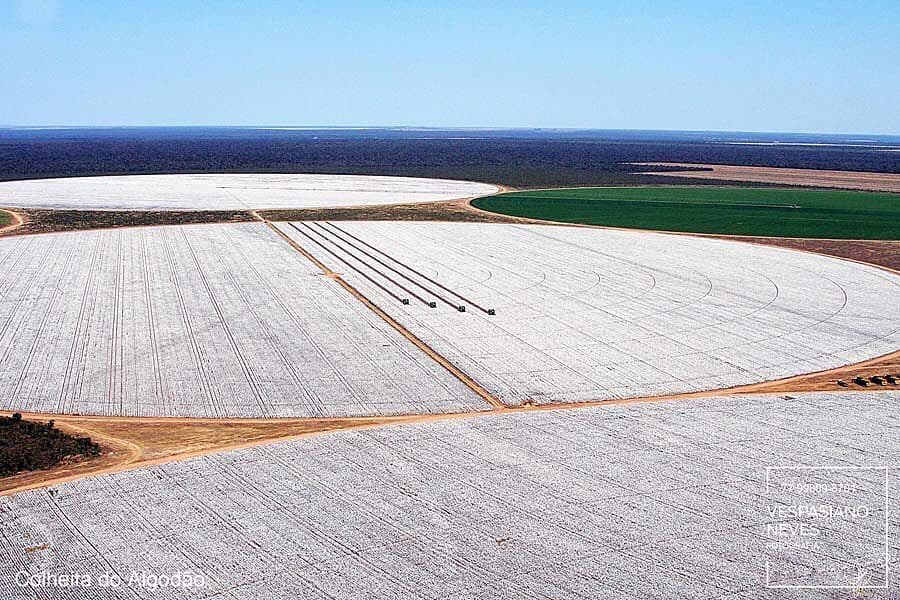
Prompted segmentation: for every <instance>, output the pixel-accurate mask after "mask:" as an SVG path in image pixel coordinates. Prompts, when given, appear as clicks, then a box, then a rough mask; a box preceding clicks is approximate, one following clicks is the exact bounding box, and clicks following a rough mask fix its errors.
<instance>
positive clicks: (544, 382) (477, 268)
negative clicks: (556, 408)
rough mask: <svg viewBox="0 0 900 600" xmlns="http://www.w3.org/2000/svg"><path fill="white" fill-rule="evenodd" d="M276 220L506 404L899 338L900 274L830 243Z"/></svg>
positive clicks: (628, 389)
mask: <svg viewBox="0 0 900 600" xmlns="http://www.w3.org/2000/svg"><path fill="white" fill-rule="evenodd" d="M278 227H279V228H280V229H281V230H282V231H283V232H284V233H286V234H287V235H289V236H291V238H292V239H294V240H295V241H296V242H297V243H298V244H300V245H301V246H303V247H304V248H306V249H307V250H308V251H309V252H311V253H312V254H314V255H315V256H316V257H318V258H319V259H320V260H321V261H322V262H323V263H325V264H326V265H328V266H329V267H330V268H333V269H335V270H337V271H340V272H341V273H342V274H343V276H344V278H345V279H346V280H348V281H350V282H352V283H353V285H355V286H356V287H357V288H358V289H360V290H362V291H363V292H364V293H365V294H366V295H367V296H368V297H370V298H372V299H374V300H375V302H376V303H377V304H378V305H379V306H381V307H382V308H383V309H384V310H386V311H388V312H389V313H390V314H391V315H393V316H394V317H395V318H396V319H397V320H398V321H399V322H401V323H402V324H403V325H404V326H405V327H407V328H408V329H409V330H410V331H412V332H413V333H415V334H416V335H417V336H418V337H419V338H421V339H422V340H424V341H425V342H426V343H428V344H429V345H430V346H431V347H432V348H434V349H435V350H436V351H437V352H439V353H440V354H442V355H443V356H444V357H446V358H447V359H448V360H450V361H451V362H453V363H454V364H456V365H458V366H459V367H460V368H461V369H462V370H463V371H464V372H466V373H467V374H468V375H470V376H471V377H473V378H474V379H475V380H476V381H478V382H479V383H480V384H481V385H483V386H484V387H485V388H486V389H487V390H488V391H490V392H491V393H493V394H495V395H496V396H498V397H499V398H500V399H501V400H502V401H504V402H505V403H507V404H509V405H518V404H520V403H528V402H536V403H550V402H573V401H585V400H598V399H599V400H605V399H614V398H627V397H638V396H652V395H659V394H676V393H687V392H696V391H703V390H713V389H720V388H726V387H730V386H736V385H742V384H752V383H756V382H760V381H766V380H771V379H777V378H782V377H788V376H792V375H797V374H802V373H809V372H813V371H820V370H825V369H830V368H835V367H839V366H842V365H846V364H849V363H854V362H858V361H862V360H865V359H868V358H872V357H876V356H880V355H883V354H887V353H889V352H893V351H895V350H896V349H897V347H898V344H900V276H897V275H895V274H893V273H889V272H886V271H882V270H879V269H875V268H872V267H868V266H864V265H860V264H858V263H851V262H847V261H841V260H837V259H832V258H828V257H823V256H818V255H812V254H807V253H801V252H795V251H790V250H783V249H778V248H769V247H762V246H756V245H750V244H741V243H736V242H730V241H724V240H715V239H703V238H693V237H688V236H673V235H664V234H655V233H646V232H630V231H617V230H598V229H586V228H571V227H551V226H540V225H506V224H474V223H408V222H404V223H399V222H377V223H376V222H338V223H302V222H298V223H280V224H278ZM402 300H408V301H409V303H408V304H403V303H402V302H401V301H402ZM431 305H433V307H431ZM458 307H465V312H460V311H459V310H458ZM491 312H495V313H496V314H489V313H491Z"/></svg>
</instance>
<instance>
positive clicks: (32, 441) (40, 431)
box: [0, 413, 101, 477]
mask: <svg viewBox="0 0 900 600" xmlns="http://www.w3.org/2000/svg"><path fill="white" fill-rule="evenodd" d="M100 450H101V449H100V445H99V444H97V443H96V442H93V441H91V439H90V438H86V437H75V436H71V435H69V434H67V433H63V432H62V431H60V430H59V429H57V428H56V427H55V426H54V424H53V421H48V422H46V423H38V422H35V421H26V420H24V419H22V415H20V414H19V413H15V414H14V415H13V416H11V417H0V477H8V476H10V475H15V474H16V473H21V472H23V471H37V470H41V469H49V468H50V467H53V466H55V465H58V464H60V463H64V462H69V461H72V460H77V459H80V458H89V457H93V456H99V455H100Z"/></svg>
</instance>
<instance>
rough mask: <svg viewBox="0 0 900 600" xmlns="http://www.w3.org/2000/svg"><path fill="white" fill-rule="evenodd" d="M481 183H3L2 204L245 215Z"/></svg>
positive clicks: (416, 198) (429, 197)
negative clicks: (238, 212) (243, 212)
mask: <svg viewBox="0 0 900 600" xmlns="http://www.w3.org/2000/svg"><path fill="white" fill-rule="evenodd" d="M498 191H499V188H498V187H497V186H494V185H489V184H486V183H476V182H471V181H454V180H449V179H422V178H416V177H380V176H379V177H376V176H368V175H310V174H299V175H287V174H285V175H280V174H266V173H254V174H243V175H211V174H201V175H124V176H122V175H119V176H108V177H73V178H59V179H32V180H24V181H7V182H0V206H15V207H20V208H59V209H78V210H190V209H196V210H242V209H248V210H249V209H283V208H321V207H339V206H359V205H376V204H398V203H401V202H434V201H439V200H454V199H458V198H471V197H474V196H484V195H487V194H494V193H496V192H498Z"/></svg>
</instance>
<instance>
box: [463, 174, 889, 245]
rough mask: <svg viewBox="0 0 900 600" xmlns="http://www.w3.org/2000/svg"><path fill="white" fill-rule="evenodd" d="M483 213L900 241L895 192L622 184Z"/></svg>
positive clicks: (513, 202) (483, 205)
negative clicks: (632, 185) (622, 185)
mask: <svg viewBox="0 0 900 600" xmlns="http://www.w3.org/2000/svg"><path fill="white" fill-rule="evenodd" d="M472 204H473V205H474V206H475V207H477V208H480V209H482V210H487V211H491V212H496V213H501V214H504V215H512V216H516V217H527V218H532V219H544V220H548V221H560V222H565V223H582V224H586V225H606V226H610V227H625V228H633V229H656V230H663V231H682V232H688V233H720V234H732V235H758V236H775V237H798V238H829V239H867V240H897V239H900V227H898V226H897V223H898V222H900V194H877V193H871V192H851V191H837V190H795V189H771V188H740V187H704V188H698V187H620V188H576V189H560V190H545V191H530V192H511V193H507V194H500V195H496V196H490V197H487V198H479V199H477V200H475V201H473V202H472Z"/></svg>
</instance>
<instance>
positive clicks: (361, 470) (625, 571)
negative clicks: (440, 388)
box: [0, 392, 900, 600]
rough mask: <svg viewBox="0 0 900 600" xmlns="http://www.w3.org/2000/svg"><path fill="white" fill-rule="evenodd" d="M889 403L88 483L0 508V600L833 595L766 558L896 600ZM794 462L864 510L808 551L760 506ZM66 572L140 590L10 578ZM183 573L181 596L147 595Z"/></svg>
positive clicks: (369, 449) (301, 452)
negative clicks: (779, 532) (790, 544)
mask: <svg viewBox="0 0 900 600" xmlns="http://www.w3.org/2000/svg"><path fill="white" fill-rule="evenodd" d="M898 406H900V394H898V393H891V392H883V393H853V394H827V393H817V394H809V395H802V396H799V397H797V398H795V399H790V400H786V399H782V398H780V397H730V398H707V399H702V400H682V401H670V402H664V403H635V404H625V405H615V406H604V407H597V408H586V409H575V410H556V411H529V412H519V413H505V414H495V415H488V416H480V417H476V418H469V419H452V420H447V421H440V422H430V423H424V424H418V425H400V426H393V427H384V428H377V429H366V430H359V431H344V432H337V433H332V434H328V435H322V436H317V437H313V438H305V439H301V440H295V441H291V442H284V443H278V444H273V445H267V446H261V447H256V448H252V449H245V450H236V451H231V452H226V453H222V454H216V455H211V456H206V457H203V458H197V459H192V460H188V461H185V462H179V463H172V464H167V465H162V466H155V467H150V468H143V469H139V470H135V471H131V472H127V473H119V474H115V475H103V476H98V477H93V478H90V479H84V480H80V481H75V482H71V483H66V484H62V485H59V486H56V487H54V488H51V489H45V490H38V491H31V492H25V493H21V494H18V495H15V496H12V497H6V498H0V598H4V599H7V598H9V599H12V598H33V597H39V598H56V597H66V598H85V599H87V598H90V599H105V598H161V597H164V598H185V599H186V598H201V597H203V598H211V597H215V598H230V599H237V598H413V597H414V598H426V599H435V600H437V599H443V598H459V599H462V598H509V599H514V600H520V599H522V598H535V599H537V598H591V599H594V598H604V599H606V598H608V599H621V598H747V599H752V598H760V599H769V598H783V597H791V598H824V597H826V596H824V595H820V594H818V592H816V591H812V592H809V591H808V590H807V591H803V592H802V593H801V594H798V595H783V590H779V589H774V590H773V589H766V587H765V586H766V562H767V561H769V563H770V569H769V570H770V577H771V579H770V582H769V583H770V584H773V585H824V584H829V583H830V584H835V583H838V584H840V583H850V584H851V586H853V585H856V586H859V585H866V586H870V587H869V588H868V589H866V590H865V592H866V596H865V597H866V598H883V599H885V598H890V597H893V596H891V595H890V594H891V592H890V591H889V590H886V589H885V587H884V586H885V585H886V584H887V581H886V580H885V576H884V571H885V568H887V569H888V570H889V571H890V572H891V580H890V581H891V585H893V573H896V572H897V569H898V568H900V560H898V550H900V547H898V540H900V522H898V521H897V519H896V513H895V512H894V513H891V514H890V515H888V518H887V520H885V516H886V515H885V502H887V504H888V507H896V506H897V502H898V501H900V478H898V475H897V470H896V469H893V470H891V471H889V473H888V475H887V476H886V475H885V470H884V469H882V468H880V467H883V466H885V465H887V466H892V467H896V466H897V465H898V464H900V448H898V445H897V431H896V426H895V423H896V418H895V417H896V413H897V408H898ZM804 465H806V466H810V465H842V466H851V467H867V468H868V467H871V470H869V469H860V470H855V469H851V470H845V471H836V472H831V473H830V474H826V473H824V472H823V473H822V474H821V476H820V478H827V477H830V478H831V479H828V480H827V481H829V482H835V481H840V482H841V483H842V485H843V486H844V487H843V488H842V489H846V490H852V496H850V498H851V500H852V501H853V502H855V503H860V504H861V505H862V504H864V505H866V506H868V507H869V508H870V511H871V512H870V514H868V515H865V516H864V517H862V518H859V519H856V520H847V519H834V520H832V521H830V522H829V525H828V529H827V531H825V532H824V533H823V535H822V536H820V537H819V538H818V541H819V543H820V546H819V551H818V552H812V553H811V552H800V551H798V552H796V553H795V554H793V555H783V554H778V553H776V552H773V551H772V550H771V549H769V548H768V546H767V544H768V543H769V542H770V541H771V532H770V530H769V529H768V525H771V524H776V523H775V522H774V520H773V517H772V516H771V514H770V512H769V509H770V507H771V506H772V504H773V503H776V502H791V501H792V500H791V498H792V497H793V498H797V497H798V496H796V495H794V496H792V495H791V494H790V493H787V494H786V493H784V492H783V490H781V489H779V488H775V487H772V486H767V474H766V473H767V467H773V466H781V467H784V466H804ZM772 473H773V472H772V471H771V470H770V474H769V477H770V478H773V477H776V478H777V476H775V475H773V474H772ZM886 477H887V478H889V480H890V481H889V486H888V488H887V496H885V481H886ZM823 480H824V479H823ZM885 534H887V536H886V535H885ZM886 537H887V540H888V548H885V546H884V544H885V539H886ZM26 548H27V549H30V551H28V552H26V551H25V549H26ZM886 550H887V555H888V562H889V564H887V565H886V564H885V563H884V557H885V551H886ZM848 569H849V571H848ZM67 572H68V573H71V572H74V573H78V574H83V575H89V576H92V577H94V578H99V577H101V576H102V575H104V574H108V575H109V574H111V575H115V576H118V577H120V578H121V579H122V581H128V580H129V579H132V578H134V583H133V584H132V585H130V586H129V585H123V586H121V587H116V588H109V587H107V588H100V587H97V586H95V587H92V588H89V589H86V590H62V591H60V590H58V589H49V590H48V589H46V588H45V589H40V590H37V591H32V590H30V589H27V588H20V587H17V585H16V584H15V581H16V579H15V578H16V577H17V576H19V577H20V578H21V577H22V575H19V574H22V573H24V574H25V577H28V576H30V575H34V576H39V575H41V574H50V575H54V574H60V573H67ZM859 572H862V573H863V575H864V578H863V579H859V578H858V573H859ZM178 573H181V574H182V575H183V577H184V579H183V580H187V581H190V582H191V585H190V587H173V586H168V587H164V588H157V589H152V588H149V587H147V585H146V584H144V585H142V584H141V582H142V581H144V582H153V581H157V580H159V579H160V578H161V577H163V576H169V577H172V576H173V575H175V574H178ZM135 574H136V575H135ZM894 589H896V588H894ZM65 593H68V594H69V595H65ZM827 597H831V596H827ZM841 597H843V596H841Z"/></svg>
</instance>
